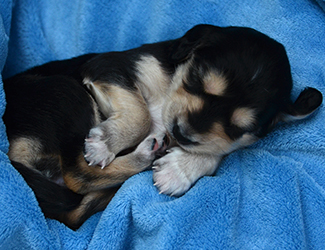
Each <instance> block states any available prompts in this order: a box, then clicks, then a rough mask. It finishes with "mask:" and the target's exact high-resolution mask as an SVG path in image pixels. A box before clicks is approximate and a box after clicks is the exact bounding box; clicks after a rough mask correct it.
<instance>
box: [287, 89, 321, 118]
mask: <svg viewBox="0 0 325 250" xmlns="http://www.w3.org/2000/svg"><path fill="white" fill-rule="evenodd" d="M322 102H323V95H322V93H321V92H320V91H318V90H317V89H314V88H310V87H308V88H306V89H304V90H303V91H302V92H301V93H300V95H299V96H298V98H297V100H296V101H295V102H294V103H293V104H290V105H288V107H287V110H286V111H285V113H284V114H283V116H282V117H281V118H282V120H283V121H285V122H291V121H296V120H301V119H304V118H306V117H308V116H309V115H311V114H312V113H313V112H314V111H315V110H316V109H317V108H318V107H319V106H320V105H321V104H322Z"/></svg>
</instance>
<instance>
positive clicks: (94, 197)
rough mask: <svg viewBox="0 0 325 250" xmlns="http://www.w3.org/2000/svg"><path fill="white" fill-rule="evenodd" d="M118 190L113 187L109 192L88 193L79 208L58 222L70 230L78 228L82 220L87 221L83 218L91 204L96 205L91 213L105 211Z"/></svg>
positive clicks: (63, 216)
mask: <svg viewBox="0 0 325 250" xmlns="http://www.w3.org/2000/svg"><path fill="white" fill-rule="evenodd" d="M118 189H119V187H114V188H111V189H109V190H103V191H98V192H91V193H88V194H87V195H85V197H84V198H83V199H82V201H81V203H80V205H79V207H77V208H76V209H75V210H73V211H71V212H68V213H66V214H63V215H62V216H61V218H60V221H61V222H63V223H65V224H66V225H67V226H69V227H70V228H74V229H77V228H79V227H80V226H81V224H82V223H83V222H84V220H85V219H87V218H84V217H83V216H84V215H85V213H86V212H87V211H88V209H89V207H91V204H92V203H95V204H96V207H94V208H93V209H94V210H93V211H92V213H96V212H98V211H101V210H103V209H105V207H106V206H107V205H108V203H109V202H110V201H111V199H112V198H113V197H114V195H115V193H116V192H117V190H118Z"/></svg>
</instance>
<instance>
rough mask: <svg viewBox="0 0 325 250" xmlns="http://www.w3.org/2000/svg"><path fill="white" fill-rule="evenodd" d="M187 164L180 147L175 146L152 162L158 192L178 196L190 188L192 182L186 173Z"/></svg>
mask: <svg viewBox="0 0 325 250" xmlns="http://www.w3.org/2000/svg"><path fill="white" fill-rule="evenodd" d="M187 164H190V163H189V162H187V161H186V159H185V161H184V155H183V151H182V149H180V148H177V147H176V148H172V149H171V150H169V153H168V154H167V155H165V156H164V157H162V158H160V159H158V160H156V161H155V162H154V163H153V167H152V169H153V180H154V185H155V186H156V187H157V188H158V189H159V190H160V193H163V194H167V195H171V196H180V195H182V194H184V193H185V192H186V191H187V190H189V189H190V187H191V186H192V184H193V183H192V182H191V181H190V179H189V178H188V176H187V175H186V167H187Z"/></svg>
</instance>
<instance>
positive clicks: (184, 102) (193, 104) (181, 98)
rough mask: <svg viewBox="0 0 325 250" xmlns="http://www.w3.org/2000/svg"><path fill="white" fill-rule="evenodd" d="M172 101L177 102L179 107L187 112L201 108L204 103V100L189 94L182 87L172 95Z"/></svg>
mask: <svg viewBox="0 0 325 250" xmlns="http://www.w3.org/2000/svg"><path fill="white" fill-rule="evenodd" d="M173 101H174V102H175V103H177V106H179V108H180V109H184V108H186V110H187V111H188V112H194V111H198V110H201V109H202V108H203V105H204V101H203V100H202V99H201V98H199V97H198V96H195V95H191V94H189V93H188V92H187V91H186V90H185V89H184V88H183V87H181V88H179V89H178V90H177V91H176V95H175V96H173ZM175 106H176V105H175Z"/></svg>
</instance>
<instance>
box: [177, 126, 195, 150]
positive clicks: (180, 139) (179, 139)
mask: <svg viewBox="0 0 325 250" xmlns="http://www.w3.org/2000/svg"><path fill="white" fill-rule="evenodd" d="M172 132H173V136H174V138H175V139H176V140H177V142H178V143H179V144H181V145H184V146H187V145H198V144H199V143H198V142H196V141H192V140H190V139H189V138H187V137H185V136H184V135H183V134H182V132H181V130H180V127H179V125H178V124H177V122H176V123H174V126H173V131H172Z"/></svg>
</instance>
